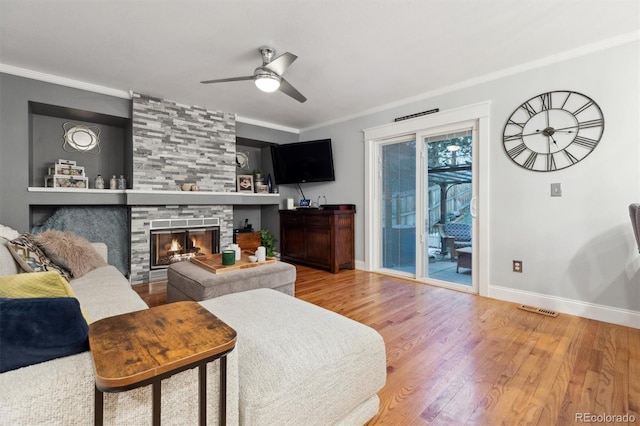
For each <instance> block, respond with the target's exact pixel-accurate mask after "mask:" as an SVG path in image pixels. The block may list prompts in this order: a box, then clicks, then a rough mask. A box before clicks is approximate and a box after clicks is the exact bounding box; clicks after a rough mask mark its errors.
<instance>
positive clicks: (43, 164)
mask: <svg viewBox="0 0 640 426" xmlns="http://www.w3.org/2000/svg"><path fill="white" fill-rule="evenodd" d="M65 123H74V124H80V125H84V126H88V127H91V128H97V129H98V131H99V135H100V149H99V152H97V151H98V150H97V149H94V150H91V151H90V152H79V151H74V150H69V147H68V146H67V150H65V147H64V135H65V128H64V127H63V126H65ZM29 127H30V129H29V159H30V161H29V186H34V187H43V186H45V184H44V178H45V176H46V175H47V174H48V169H49V167H51V166H52V165H53V164H54V163H55V162H56V161H57V160H59V159H65V160H73V161H76V163H77V165H78V166H82V167H84V170H85V176H86V177H87V178H88V182H89V188H94V182H95V178H96V176H97V175H98V174H100V175H102V176H103V177H104V179H105V187H106V188H109V178H110V177H111V176H112V175H116V176H118V177H119V176H120V175H124V176H125V177H126V178H127V181H128V182H131V175H132V160H131V153H132V151H133V150H132V142H131V140H132V138H131V120H130V118H129V117H117V116H112V115H107V114H102V113H97V112H93V111H85V110H80V109H75V108H69V107H64V106H58V105H50V104H44V103H39V102H29ZM66 127H68V125H67V126H66ZM69 151H71V152H69ZM129 187H131V186H130V185H129Z"/></svg>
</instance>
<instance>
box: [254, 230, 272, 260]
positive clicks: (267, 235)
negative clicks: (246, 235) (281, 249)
mask: <svg viewBox="0 0 640 426" xmlns="http://www.w3.org/2000/svg"><path fill="white" fill-rule="evenodd" d="M258 232H260V240H261V243H262V245H263V246H264V248H265V249H267V256H268V257H273V255H274V249H275V245H276V239H275V238H274V237H273V235H272V234H271V231H269V230H268V229H261V230H260V231H258Z"/></svg>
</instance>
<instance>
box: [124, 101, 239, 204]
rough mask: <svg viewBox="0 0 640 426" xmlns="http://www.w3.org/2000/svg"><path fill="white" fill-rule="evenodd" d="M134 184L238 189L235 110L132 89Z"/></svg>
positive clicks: (161, 187)
mask: <svg viewBox="0 0 640 426" xmlns="http://www.w3.org/2000/svg"><path fill="white" fill-rule="evenodd" d="M132 115H133V117H132V118H133V129H132V130H133V189H139V190H160V191H162V190H172V191H175V190H179V189H180V187H181V185H182V184H183V183H196V184H197V185H198V186H199V187H200V190H201V191H217V192H227V191H235V188H236V182H235V176H236V122H235V115H234V114H228V113H223V112H214V111H208V110H206V109H204V108H199V107H194V106H187V105H181V104H178V103H176V102H172V101H168V100H165V99H158V98H153V97H151V96H146V95H140V94H137V93H136V94H134V95H133V114H132Z"/></svg>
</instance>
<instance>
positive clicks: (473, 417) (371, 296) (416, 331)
mask: <svg viewBox="0 0 640 426" xmlns="http://www.w3.org/2000/svg"><path fill="white" fill-rule="evenodd" d="M296 268H297V271H298V277H297V280H296V297H298V298H300V299H303V300H306V301H308V302H311V303H314V304H316V305H319V306H322V307H324V308H327V309H330V310H332V311H335V312H338V313H340V314H342V315H345V316H347V317H349V318H352V319H354V320H356V321H359V322H362V323H364V324H367V325H369V326H371V327H373V328H374V329H376V330H377V331H378V332H379V333H380V334H381V335H382V337H383V338H384V341H385V345H386V350H387V382H386V384H385V386H384V387H383V388H382V390H381V391H380V392H379V396H380V411H379V412H378V414H377V416H376V417H375V418H373V419H372V420H371V421H370V422H369V425H427V424H429V425H462V424H470V425H498V424H504V425H515V424H525V425H545V426H546V425H569V424H576V423H589V422H587V421H580V418H579V416H582V420H585V419H587V417H586V416H587V415H589V416H603V415H608V416H617V415H619V416H624V415H627V418H631V419H632V421H616V420H622V419H616V418H613V417H611V418H605V419H604V420H605V421H601V420H602V418H601V419H600V421H598V422H597V423H598V424H637V425H640V330H637V329H633V328H628V327H622V326H618V325H613V324H608V323H603V322H599V321H594V320H588V319H584V318H580V317H575V316H570V315H564V314H560V315H559V316H558V317H556V318H552V317H547V316H543V315H540V314H536V313H530V312H527V311H523V310H520V309H518V308H517V305H515V304H512V303H508V302H502V301H498V300H493V299H488V298H484V297H479V296H474V295H470V294H467V293H461V292H456V291H452V290H447V289H442V288H438V287H433V286H429V285H425V284H419V283H414V282H411V281H405V280H401V279H398V278H392V277H388V276H384V275H378V274H372V273H368V272H363V271H342V272H340V273H339V274H335V275H334V274H331V273H328V272H324V271H320V270H316V269H312V268H307V267H304V266H296ZM153 286H154V288H152V291H151V292H149V291H148V290H147V286H146V285H140V286H134V288H135V289H136V290H137V291H138V292H139V293H140V294H141V296H142V297H143V298H144V299H145V300H148V302H147V303H148V304H150V305H154V304H159V303H165V301H166V296H165V294H164V291H165V290H164V288H166V287H164V286H163V284H153ZM591 420H592V421H593V422H594V423H596V420H597V418H595V417H593V418H592V419H591ZM607 420H609V421H607Z"/></svg>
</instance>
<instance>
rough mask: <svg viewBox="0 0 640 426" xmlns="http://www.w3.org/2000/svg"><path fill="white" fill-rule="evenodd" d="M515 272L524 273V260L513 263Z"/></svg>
mask: <svg viewBox="0 0 640 426" xmlns="http://www.w3.org/2000/svg"><path fill="white" fill-rule="evenodd" d="M513 272H519V273H522V260H514V261H513Z"/></svg>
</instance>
